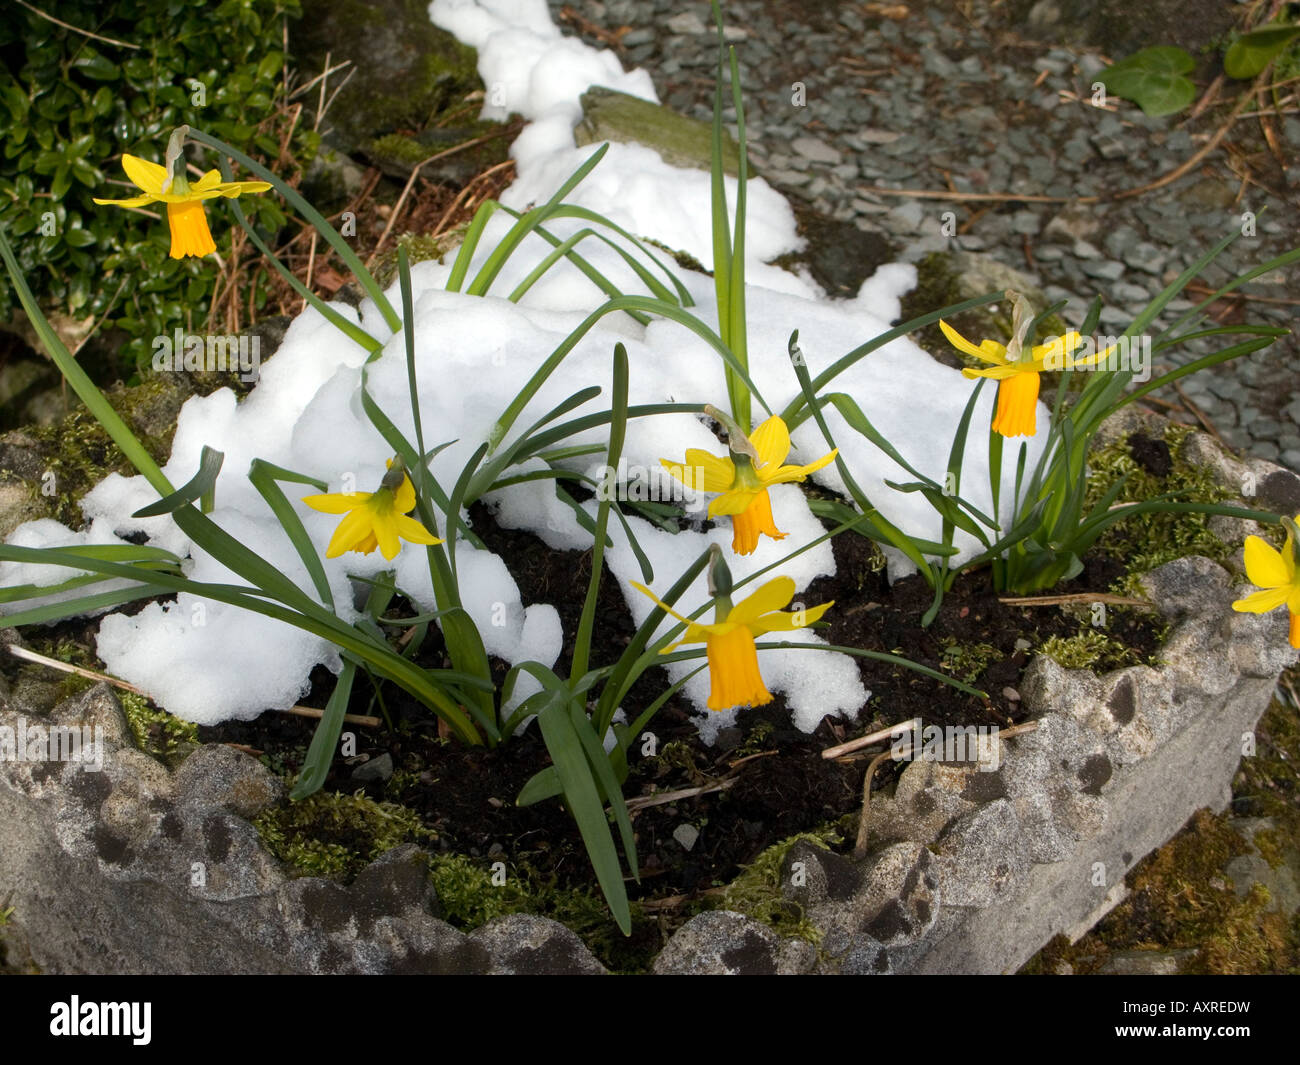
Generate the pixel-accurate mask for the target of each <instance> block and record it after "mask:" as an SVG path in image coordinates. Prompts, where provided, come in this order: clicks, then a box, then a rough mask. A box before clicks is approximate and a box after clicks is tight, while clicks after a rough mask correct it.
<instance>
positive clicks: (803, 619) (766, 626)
mask: <svg viewBox="0 0 1300 1065" xmlns="http://www.w3.org/2000/svg"><path fill="white" fill-rule="evenodd" d="M834 605H835V600H833V599H832V600H831V601H830V602H829V603H821V604H819V605H818V606H814V607H809V608H808V609H807V610H791V611H788V612H786V611H779V610H778V611H776V612H775V613H772V614H764V615H763V616H762V617H759V618H756V619H754V621H752V622H750V625H749V630H750V632H752V633H753V634H754V635H755V636H759V635H761V634H763V633H765V632H793V631H794V630H795V629H806V628H807V627H808V626H809V625H811V624H812V623H813V622H814V621H820V620H821V617H822V615H823V614H825V613H826V611H828V610H829V609H830V608H831V607H833V606H834Z"/></svg>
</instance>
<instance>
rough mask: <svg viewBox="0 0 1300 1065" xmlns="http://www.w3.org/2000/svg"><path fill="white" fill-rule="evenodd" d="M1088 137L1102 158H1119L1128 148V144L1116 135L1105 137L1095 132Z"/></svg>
mask: <svg viewBox="0 0 1300 1065" xmlns="http://www.w3.org/2000/svg"><path fill="white" fill-rule="evenodd" d="M1088 139H1089V141H1090V142H1091V143H1092V146H1093V148H1094V149H1096V152H1097V154H1098V155H1100V156H1101V157H1102V158H1103V159H1121V158H1123V157H1124V155H1125V154H1126V153H1127V152H1128V150H1129V146H1128V145H1127V144H1125V143H1124V141H1122V140H1120V139H1119V138H1118V137H1106V136H1103V135H1102V134H1100V133H1095V134H1093V135H1092V136H1091V137H1090V138H1088Z"/></svg>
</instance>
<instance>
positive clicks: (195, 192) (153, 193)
mask: <svg viewBox="0 0 1300 1065" xmlns="http://www.w3.org/2000/svg"><path fill="white" fill-rule="evenodd" d="M185 132H188V128H187V127H184V126H182V127H180V129H178V130H177V131H176V133H174V134H173V135H172V138H171V141H170V143H169V144H168V147H167V155H166V160H167V165H166V166H160V165H159V164H157V163H151V162H149V161H148V160H147V159H141V158H139V157H138V156H134V155H127V154H125V153H123V155H122V169H123V170H124V171H126V176H127V177H128V178H130V180H131V183H132V184H133V185H135V187H136V188H138V189H139V190H140V191H141V192H142V193H143V195H141V196H132V197H130V198H128V199H125V200H101V199H98V198H96V199H95V203H98V204H110V205H113V206H116V207H144V206H145V205H146V204H150V203H165V204H166V205H167V225H168V228H169V229H170V231H171V250H170V252H169V254H170V256H171V258H173V259H183V258H185V257H186V256H187V255H193V256H196V257H202V256H204V255H211V254H212V253H213V252H214V251H216V250H217V245H216V243H215V242H214V241H213V239H212V231H211V230H210V229H209V228H208V219H207V215H206V214H204V210H203V201H204V200H211V199H214V198H215V197H217V196H224V197H226V198H227V199H232V198H234V197H236V196H242V195H244V194H245V193H257V192H266V190H267V189H269V188H270V187H271V185H270V183H269V182H266V181H222V180H221V173H220V171H217V170H209V171H208V172H207V173H206V174H204V175H203V176H202V177H201V178H199V179H198V181H196V182H194V184H192V185H191V184H190V182H189V180H188V179H187V178H186V176H185V156H184V154H183V152H182V151H181V146H182V145H183V142H184V133H185Z"/></svg>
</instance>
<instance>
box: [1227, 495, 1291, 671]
mask: <svg viewBox="0 0 1300 1065" xmlns="http://www.w3.org/2000/svg"><path fill="white" fill-rule="evenodd" d="M1297 522H1300V515H1296V517H1295V518H1294V519H1292V518H1283V519H1282V525H1283V527H1284V528H1285V529H1286V542H1285V543H1283V545H1282V550H1281V551H1278V550H1277V548H1275V547H1273V546H1271V545H1270V544H1269V543H1268V542H1267V541H1266V540H1264V539H1262V538H1261V537H1258V536H1247V537H1246V544H1245V562H1246V577H1247V579H1248V580H1249V581H1250V583H1251V584H1253V585H1255V586H1256V587H1258V588H1259V589H1260V590H1259V591H1257V592H1253V593H1252V594H1250V595H1248V596H1246V597H1245V598H1244V599H1238V600H1237V601H1236V602H1234V603H1233V604H1232V609H1233V610H1236V611H1239V612H1241V613H1247V614H1267V613H1268V612H1269V611H1270V610H1276V609H1277V608H1278V607H1280V606H1282V605H1283V604H1284V603H1285V604H1286V608H1287V613H1288V614H1289V615H1290V628H1289V631H1288V639H1289V642H1290V644H1291V646H1292V647H1300V575H1297V573H1298V570H1300V567H1298V566H1297V562H1300V558H1298V557H1297V556H1298V553H1300V552H1298V549H1297V544H1300V528H1297V525H1296V523H1297Z"/></svg>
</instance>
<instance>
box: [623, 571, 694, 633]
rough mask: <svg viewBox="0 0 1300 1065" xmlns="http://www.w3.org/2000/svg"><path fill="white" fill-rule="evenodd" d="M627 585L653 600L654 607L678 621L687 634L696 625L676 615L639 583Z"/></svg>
mask: <svg viewBox="0 0 1300 1065" xmlns="http://www.w3.org/2000/svg"><path fill="white" fill-rule="evenodd" d="M629 583H630V584H631V585H632V587H633V588H635V589H636V590H637V591H638V592H640V593H641V594H642V595H648V596H649V597H650V598H651V599H653V600H654V602H655V606H657V607H660V608H661V609H663V610H664V611H665V612H666V613H668V614H671V615H672V616H673V617H675V618H676V619H677V620H678V621H680V622H681V623H682V624H683V625H686V626H687V632H688V633H689V632H690V627H691V626H694V625H695V624H696V623H695V622H693V621H692V620H691V619H690V618H684V617H682V616H681V614H679V613H677V611H676V610H674V609H673V608H672V607H670V606H669V605H668V604H667V603H665V602H664V601H663V600H662V599H660V598H659V597H658V596H657V595H655V593H654V592H652V591H651V590H650V589H649V588H647V587H646V586H645V585H644V584H642V583H641V582H640V581H631V582H629ZM685 639H686V638H685V637H683V638H682V639H681V640H678V641H677V642H678V643H683V642H685ZM674 646H675V645H674Z"/></svg>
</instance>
